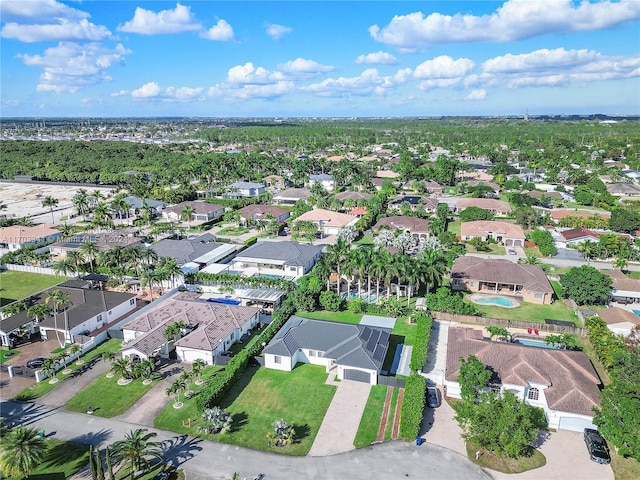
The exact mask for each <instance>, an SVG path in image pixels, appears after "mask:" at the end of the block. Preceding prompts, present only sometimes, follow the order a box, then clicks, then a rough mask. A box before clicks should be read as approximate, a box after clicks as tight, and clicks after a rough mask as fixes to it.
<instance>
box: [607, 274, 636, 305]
mask: <svg viewBox="0 0 640 480" xmlns="http://www.w3.org/2000/svg"><path fill="white" fill-rule="evenodd" d="M601 272H602V273H604V274H606V275H608V276H609V277H611V280H612V281H613V283H612V284H611V299H612V300H613V301H614V302H634V303H638V302H640V280H637V279H635V278H629V277H627V276H626V275H625V274H624V273H622V272H621V271H620V270H601ZM639 310H640V308H639Z"/></svg>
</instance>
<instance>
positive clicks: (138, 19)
mask: <svg viewBox="0 0 640 480" xmlns="http://www.w3.org/2000/svg"><path fill="white" fill-rule="evenodd" d="M118 30H119V31H121V32H129V33H139V34H140V35H163V34H172V33H183V32H193V31H199V30H202V25H201V24H200V23H199V22H198V21H197V20H196V18H195V16H194V15H193V14H192V13H191V7H186V6H184V5H181V4H179V3H177V4H176V8H174V9H173V10H161V11H160V12H158V13H155V12H153V11H151V10H146V9H144V8H141V7H137V8H136V11H135V13H134V15H133V18H132V19H131V20H129V21H128V22H125V23H124V24H122V25H119V26H118Z"/></svg>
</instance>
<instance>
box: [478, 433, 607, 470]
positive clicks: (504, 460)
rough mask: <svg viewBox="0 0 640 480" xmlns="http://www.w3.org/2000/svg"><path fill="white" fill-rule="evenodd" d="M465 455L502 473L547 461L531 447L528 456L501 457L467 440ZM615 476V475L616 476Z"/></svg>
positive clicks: (538, 466) (539, 464) (529, 468)
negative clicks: (478, 454)
mask: <svg viewBox="0 0 640 480" xmlns="http://www.w3.org/2000/svg"><path fill="white" fill-rule="evenodd" d="M466 446H467V456H468V457H469V460H471V461H472V462H473V463H475V464H476V465H480V466H481V467H483V468H490V469H491V470H495V471H497V472H502V473H522V472H527V471H529V470H534V469H536V468H540V467H543V466H544V465H546V463H547V459H546V458H545V456H544V455H543V454H542V453H540V452H539V451H538V450H535V449H531V455H530V456H528V457H524V456H523V457H519V458H509V457H501V456H499V455H496V454H494V453H492V452H489V451H488V450H485V449H484V448H482V447H478V446H477V445H474V444H472V443H471V442H467V445H466ZM478 450H479V451H480V453H481V455H480V459H479V460H476V452H477V451H478ZM616 478H617V477H616Z"/></svg>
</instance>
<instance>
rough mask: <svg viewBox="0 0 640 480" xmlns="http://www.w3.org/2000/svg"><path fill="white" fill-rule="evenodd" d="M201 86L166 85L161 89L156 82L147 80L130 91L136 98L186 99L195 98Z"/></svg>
mask: <svg viewBox="0 0 640 480" xmlns="http://www.w3.org/2000/svg"><path fill="white" fill-rule="evenodd" d="M201 93H202V88H200V87H199V88H191V87H178V88H176V87H167V88H165V89H163V88H162V87H161V86H160V85H159V84H158V82H148V83H145V84H144V85H143V86H142V87H140V88H138V89H137V90H134V91H133V92H131V96H132V97H133V98H135V99H138V100H159V101H162V102H175V101H188V100H193V99H195V98H197V97H198V96H199V95H200V94H201Z"/></svg>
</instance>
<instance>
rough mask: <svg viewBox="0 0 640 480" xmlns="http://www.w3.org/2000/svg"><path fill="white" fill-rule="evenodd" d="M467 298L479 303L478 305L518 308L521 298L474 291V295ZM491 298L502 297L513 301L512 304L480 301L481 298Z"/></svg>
mask: <svg viewBox="0 0 640 480" xmlns="http://www.w3.org/2000/svg"><path fill="white" fill-rule="evenodd" d="M467 298H468V299H469V300H471V301H472V302H473V303H477V304H478V305H491V306H495V307H502V308H516V307H519V306H520V299H518V298H516V297H511V296H507V295H497V294H486V293H474V294H472V295H469V296H468V297H467ZM490 298H496V299H502V300H505V301H508V302H511V305H502V304H500V303H495V302H480V301H479V299H485V300H488V299H490Z"/></svg>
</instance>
